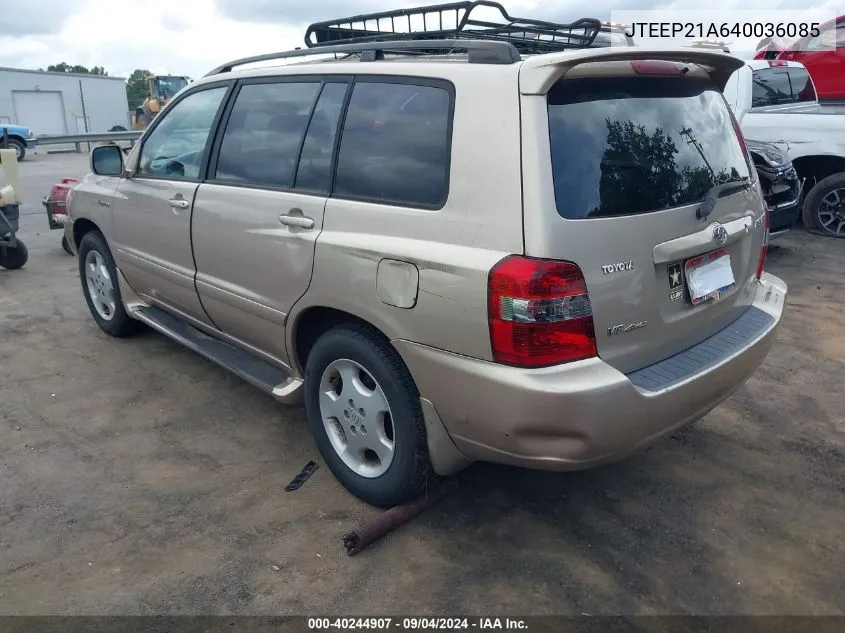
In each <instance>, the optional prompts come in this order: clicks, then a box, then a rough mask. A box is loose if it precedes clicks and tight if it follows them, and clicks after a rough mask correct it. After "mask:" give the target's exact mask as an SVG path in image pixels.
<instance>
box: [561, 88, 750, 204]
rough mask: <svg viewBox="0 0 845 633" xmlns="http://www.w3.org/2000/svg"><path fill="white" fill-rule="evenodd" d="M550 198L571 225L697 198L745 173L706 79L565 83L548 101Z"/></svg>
mask: <svg viewBox="0 0 845 633" xmlns="http://www.w3.org/2000/svg"><path fill="white" fill-rule="evenodd" d="M548 108H549V133H550V141H551V154H552V156H551V159H552V171H553V176H554V187H555V199H556V202H557V210H558V213H560V215H562V216H563V217H565V218H569V219H580V218H598V217H609V216H618V215H635V214H640V213H648V212H652V211H660V210H663V209H669V208H672V207H677V206H682V205H687V204H693V203H696V202H699V201H701V200H702V199H703V198H704V196H705V195H706V194H707V192H708V191H709V190H710V189H711V188H712V187H713V186H714V185H717V184H719V183H722V182H728V181H731V180H740V179H742V178H748V177H749V176H750V173H749V166H748V163H747V161H746V157H745V155H744V153H743V150H742V147H741V146H740V144H739V141H738V139H737V137H736V134H735V133H734V129H733V123H732V121H731V116H730V112H729V110H728V107H727V104H726V103H725V100H724V98H723V97H722V94H721V92H719V90H718V89H717V88H716V86H715V85H713V84H712V83H711V82H710V81H707V80H705V79H697V78H696V79H693V78H678V77H596V78H584V79H564V80H561V81H559V82H558V83H557V84H556V85H555V86H554V87H553V88H552V90H551V91H550V93H549V97H548Z"/></svg>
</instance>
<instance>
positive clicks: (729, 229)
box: [653, 211, 755, 264]
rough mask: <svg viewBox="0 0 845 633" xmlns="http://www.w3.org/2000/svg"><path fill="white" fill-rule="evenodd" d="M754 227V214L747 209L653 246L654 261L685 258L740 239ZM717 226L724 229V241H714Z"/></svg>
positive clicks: (665, 261)
mask: <svg viewBox="0 0 845 633" xmlns="http://www.w3.org/2000/svg"><path fill="white" fill-rule="evenodd" d="M754 227H755V221H754V214H753V213H752V212H751V211H748V212H746V213H745V215H743V216H742V217H740V218H737V219H736V220H732V221H731V222H726V223H725V224H720V223H719V222H711V223H710V224H709V225H708V226H706V227H704V228H703V229H701V230H700V231H696V232H695V233H690V234H689V235H683V236H681V237H676V238H675V239H673V240H669V241H668V242H663V243H661V244H658V245H657V246H655V247H654V250H653V255H654V263H655V264H668V263H669V262H676V261H678V260H680V259H687V258H689V257H693V256H695V255H700V254H701V253H702V252H703V251H706V250H709V249H712V248H714V247H715V246H719V247H725V246H728V245H730V244H732V243H734V242H736V241H737V240H741V239H742V238H743V237H745V236H746V235H747V234H748V233H749V232H751V230H753V229H754ZM717 228H721V229H724V237H723V239H724V241H722V242H721V243H718V244H717V243H715V241H714V237H715V235H714V232H715V230H716V229H717Z"/></svg>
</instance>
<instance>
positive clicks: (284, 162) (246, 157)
mask: <svg viewBox="0 0 845 633" xmlns="http://www.w3.org/2000/svg"><path fill="white" fill-rule="evenodd" d="M319 91H320V84H319V83H318V82H313V83H269V84H248V85H245V86H242V87H241V90H240V92H239V93H238V96H237V99H236V101H235V105H234V107H233V108H232V113H231V114H230V115H229V121H228V123H227V124H226V131H225V132H224V133H223V142H222V143H221V145H220V155H219V157H218V159H217V169H216V172H215V178H216V179H218V180H228V181H236V182H238V181H239V182H249V183H252V184H259V185H272V186H276V187H291V186H292V185H293V175H294V168H295V167H296V158H297V156H298V155H299V148H300V147H301V146H302V139H303V137H304V135H305V129H306V127H307V126H308V117H309V116H310V114H311V108H312V107H313V105H314V100H315V99H316V98H317V93H318V92H319Z"/></svg>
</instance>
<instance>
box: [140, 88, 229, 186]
mask: <svg viewBox="0 0 845 633" xmlns="http://www.w3.org/2000/svg"><path fill="white" fill-rule="evenodd" d="M226 90H228V87H226V86H220V87H219V88H210V89H209V90H202V91H200V92H195V93H193V94H191V95H188V96H187V97H185V98H184V99H182V100H181V101H179V102H178V103H176V104H174V105H173V108H172V109H171V108H168V110H167V112H166V113H165V114H162V115H161V116H163V117H164V118H163V119H162V120H161V121H160V122H159V124H158V125H156V127H155V129H153V131H152V132H150V135H149V137H147V139H146V140H145V141H144V147H142V148H141V157H140V160H139V164H138V173H137V175H138V176H157V177H161V178H176V179H188V180H195V179H197V178H199V172H200V167H201V166H202V157H203V154H204V153H205V146H206V142H207V141H208V136H209V132H210V131H211V126H212V125H213V124H214V117H215V116H216V115H217V110H218V109H219V108H220V104H221V102H222V101H223V97H224V96H225V95H226Z"/></svg>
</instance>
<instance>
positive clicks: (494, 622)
mask: <svg viewBox="0 0 845 633" xmlns="http://www.w3.org/2000/svg"><path fill="white" fill-rule="evenodd" d="M308 629H309V630H311V631H360V630H369V631H372V630H376V631H379V630H381V631H466V630H472V629H477V630H480V631H496V630H502V631H505V630H511V631H526V630H528V625H527V624H526V623H525V621H524V620H521V619H519V618H437V617H411V618H308Z"/></svg>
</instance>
